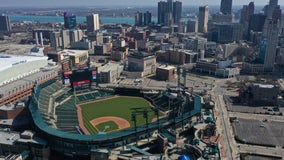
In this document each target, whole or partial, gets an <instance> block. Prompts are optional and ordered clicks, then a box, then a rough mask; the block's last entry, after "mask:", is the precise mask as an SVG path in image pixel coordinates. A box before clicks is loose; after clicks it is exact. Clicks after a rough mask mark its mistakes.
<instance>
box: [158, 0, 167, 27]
mask: <svg viewBox="0 0 284 160" xmlns="http://www.w3.org/2000/svg"><path fill="white" fill-rule="evenodd" d="M167 12H168V7H167V2H165V1H160V2H158V23H159V24H164V23H165V17H166V13H167Z"/></svg>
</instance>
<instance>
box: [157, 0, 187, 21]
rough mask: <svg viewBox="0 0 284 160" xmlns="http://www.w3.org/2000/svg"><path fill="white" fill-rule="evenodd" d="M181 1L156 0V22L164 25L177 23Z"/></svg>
mask: <svg viewBox="0 0 284 160" xmlns="http://www.w3.org/2000/svg"><path fill="white" fill-rule="evenodd" d="M181 11H182V3H181V2H179V1H175V2H173V1H172V0H168V1H167V2H165V1H160V2H158V23H159V24H164V25H171V24H173V23H175V24H178V22H179V21H180V19H181Z"/></svg>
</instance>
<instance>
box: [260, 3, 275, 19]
mask: <svg viewBox="0 0 284 160" xmlns="http://www.w3.org/2000/svg"><path fill="white" fill-rule="evenodd" d="M277 6H278V0H269V4H268V5H266V6H264V8H263V11H264V14H265V15H266V16H267V18H272V15H273V12H274V10H275V8H276V7H277Z"/></svg>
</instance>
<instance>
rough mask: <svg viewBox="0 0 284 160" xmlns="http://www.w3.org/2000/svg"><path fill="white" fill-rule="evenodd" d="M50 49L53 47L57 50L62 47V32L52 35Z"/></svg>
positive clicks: (52, 33)
mask: <svg viewBox="0 0 284 160" xmlns="http://www.w3.org/2000/svg"><path fill="white" fill-rule="evenodd" d="M50 47H53V48H55V49H58V48H61V47H62V37H61V34H60V32H51V33H50Z"/></svg>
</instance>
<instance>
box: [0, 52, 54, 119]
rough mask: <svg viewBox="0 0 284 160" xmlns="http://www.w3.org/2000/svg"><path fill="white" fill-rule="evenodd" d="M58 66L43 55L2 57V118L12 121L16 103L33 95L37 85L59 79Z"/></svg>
mask: <svg viewBox="0 0 284 160" xmlns="http://www.w3.org/2000/svg"><path fill="white" fill-rule="evenodd" d="M57 67H58V66H57V65H56V64H55V63H54V62H51V61H48V59H47V57H44V56H42V55H34V54H27V55H4V54H1V55H0V75H1V76H0V118H4V119H12V118H14V117H16V116H17V114H18V112H20V110H22V109H23V108H17V107H15V105H16V103H18V102H20V101H21V100H24V99H26V100H27V98H28V97H29V96H30V95H32V88H33V87H34V85H35V83H37V84H41V83H43V82H46V81H48V80H50V79H54V78H56V77H58V71H57V70H56V69H57Z"/></svg>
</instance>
